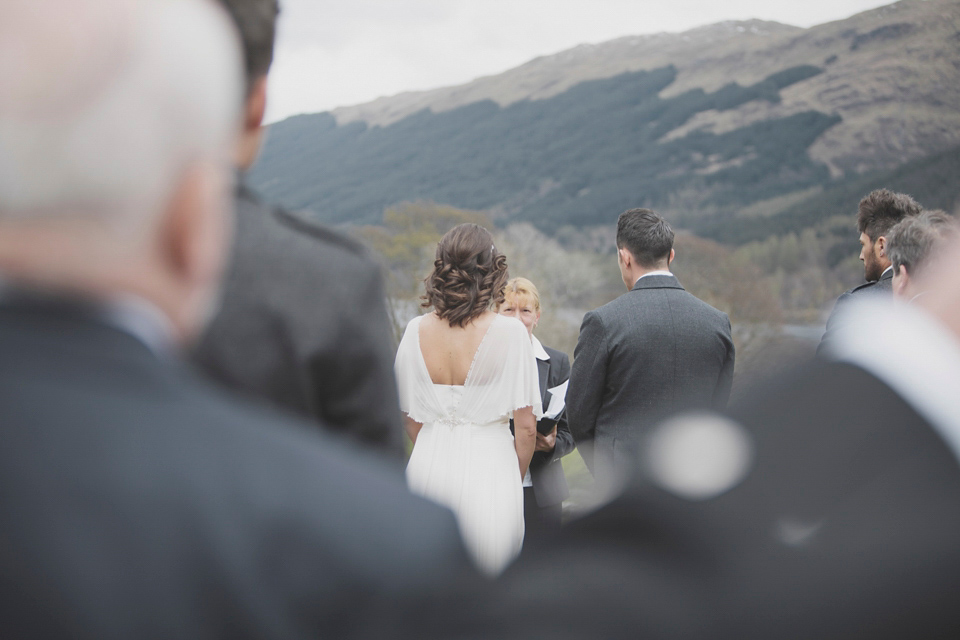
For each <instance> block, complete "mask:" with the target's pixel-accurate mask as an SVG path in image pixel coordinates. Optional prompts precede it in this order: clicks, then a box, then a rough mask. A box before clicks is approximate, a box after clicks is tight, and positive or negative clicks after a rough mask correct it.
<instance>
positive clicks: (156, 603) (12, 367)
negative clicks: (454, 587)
mask: <svg viewBox="0 0 960 640" xmlns="http://www.w3.org/2000/svg"><path fill="white" fill-rule="evenodd" d="M172 42H175V43H176V46H171V43H172ZM239 69H240V56H239V51H238V49H237V46H236V43H235V41H234V34H233V31H232V28H231V25H230V22H229V20H228V19H227V17H226V16H225V15H223V13H222V12H221V10H220V9H219V8H218V7H217V5H215V4H213V3H211V2H207V1H205V0H69V1H68V0H4V1H3V2H2V3H0V440H2V442H3V445H2V447H0V568H2V569H0V627H2V635H3V636H4V637H5V638H14V637H30V638H36V637H70V638H81V637H83V638H141V637H170V638H226V637H229V638H245V637H251V638H252V637H256V638H301V637H302V638H308V637H309V638H314V637H318V636H324V635H337V636H340V637H342V636H346V635H348V634H349V633H350V631H351V629H352V627H353V625H354V623H355V621H356V620H357V619H358V618H359V617H361V616H362V615H363V613H364V607H365V606H366V604H367V603H369V602H373V601H376V600H377V599H378V598H380V597H384V598H388V597H390V596H391V594H395V593H398V592H404V593H413V594H416V593H418V592H419V590H420V589H424V588H427V587H428V586H433V585H434V584H435V583H436V581H439V580H445V579H447V578H448V577H449V576H450V574H451V573H456V572H458V571H459V570H460V568H462V567H466V566H467V562H466V558H465V555H464V553H463V548H462V545H461V543H460V541H459V538H458V534H457V530H456V524H455V522H454V520H453V518H452V516H451V515H450V514H449V513H448V512H446V511H444V510H442V509H440V508H439V507H436V506H434V505H432V504H429V503H427V502H425V501H423V500H420V499H418V498H414V497H412V496H410V495H409V494H408V493H407V492H406V491H405V489H403V488H402V486H401V485H399V483H398V482H397V480H396V476H395V473H393V472H392V471H391V470H387V469H383V468H381V467H380V466H379V465H378V464H377V463H375V462H374V461H372V460H371V459H369V458H367V457H366V456H364V455H362V454H360V453H358V452H357V451H354V450H352V449H348V448H347V447H346V446H344V445H342V444H338V443H337V442H333V441H326V440H325V439H324V438H323V437H322V436H321V435H320V434H318V433H316V430H315V429H311V428H310V426H309V425H307V424H301V423H299V422H294V421H288V420H286V419H283V418H280V417H277V416H274V415H273V414H271V413H269V412H267V411H265V410H263V409H260V408H257V407H255V406H247V405H244V404H240V403H238V402H236V401H233V400H230V399H228V398H227V397H226V396H224V395H223V394H221V393H220V392H218V391H215V390H213V389H212V388H209V387H207V386H205V385H204V384H203V383H202V382H200V381H199V379H198V378H195V377H194V376H193V375H191V373H190V372H189V371H188V370H187V369H186V368H185V367H184V366H183V365H182V364H181V363H180V362H178V358H177V355H178V351H179V350H180V348H181V347H182V346H183V345H185V344H186V343H187V342H189V341H190V340H191V338H193V337H194V336H196V335H197V334H198V333H199V332H200V330H201V328H202V326H203V323H204V321H205V320H206V318H207V317H208V316H209V314H210V312H211V311H212V310H213V309H214V303H215V300H216V297H217V286H218V280H219V276H220V272H221V267H222V264H223V262H224V253H225V247H226V246H228V242H229V237H228V236H229V233H228V231H229V226H230V216H229V214H228V211H229V209H228V207H226V203H227V202H228V197H229V196H228V194H229V187H230V178H231V175H232V168H231V165H232V162H231V161H232V154H233V152H234V150H235V145H236V138H235V134H236V129H237V126H236V125H237V117H238V113H237V106H238V105H239V104H240V100H241V98H240V96H241V95H242V86H241V77H240V74H239Z"/></svg>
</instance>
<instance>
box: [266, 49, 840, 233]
mask: <svg viewBox="0 0 960 640" xmlns="http://www.w3.org/2000/svg"><path fill="white" fill-rule="evenodd" d="M821 72H822V69H819V68H817V67H813V66H809V65H804V66H797V67H792V68H788V69H785V70H783V71H781V72H779V73H775V74H773V75H771V76H769V77H768V78H766V79H765V80H763V81H762V82H759V83H756V84H753V85H750V86H740V85H738V84H736V83H730V84H727V85H726V86H724V87H722V88H720V89H719V90H717V91H714V92H705V91H703V90H702V89H695V90H691V91H687V92H685V93H682V94H680V95H678V96H675V97H670V98H663V97H661V96H660V95H659V94H660V93H661V92H662V91H663V90H664V89H665V88H667V87H668V86H669V85H670V84H672V83H673V82H674V80H675V79H676V73H677V72H676V69H675V68H673V67H664V68H661V69H656V70H653V71H639V72H634V73H626V74H621V75H619V76H616V77H613V78H606V79H602V80H593V81H588V82H584V83H581V84H579V85H576V86H575V87H573V88H571V89H569V90H568V91H566V92H564V93H562V94H560V95H558V96H555V97H553V98H549V99H544V100H535V101H529V100H524V101H520V102H518V103H515V104H512V105H510V106H507V107H500V106H498V105H497V104H495V103H493V102H491V101H485V102H479V103H474V104H471V105H467V106H465V107H461V108H458V109H454V110H451V111H446V112H442V113H432V112H430V111H426V110H425V111H422V112H420V113H417V114H415V115H412V116H410V117H408V118H405V119H403V120H401V121H399V122H397V123H395V124H392V125H390V126H386V127H372V128H370V127H368V126H367V125H366V124H364V123H361V122H358V123H351V124H347V125H344V126H338V125H337V124H336V122H335V120H334V118H333V116H332V115H330V114H318V115H310V116H298V117H295V118H290V119H288V120H286V121H284V122H281V123H278V124H276V125H273V126H272V127H271V130H270V136H269V139H268V143H267V145H266V148H265V149H264V152H263V156H262V158H261V160H260V162H259V163H258V165H257V166H256V167H255V168H254V171H253V172H252V174H251V178H252V181H253V183H254V184H255V185H256V186H257V187H258V188H259V189H260V190H261V191H263V192H264V194H265V195H266V196H268V197H270V198H271V199H276V200H279V201H282V202H283V203H284V204H286V205H288V206H290V207H293V208H306V209H310V210H311V211H314V212H316V213H317V215H318V216H319V218H320V220H321V221H323V222H326V223H331V224H339V223H344V222H350V223H354V224H355V223H368V224H369V223H375V222H377V221H378V220H379V218H380V215H381V213H382V211H383V210H384V208H386V207H388V206H391V205H393V204H395V203H398V202H403V201H416V200H431V201H434V202H447V203H452V204H455V205H456V206H459V207H463V208H465V209H473V210H486V211H489V212H490V214H491V216H492V217H493V218H494V219H496V220H497V221H498V222H501V223H503V222H507V221H510V222H517V221H525V222H530V223H531V224H533V225H535V226H537V227H538V228H540V229H541V230H549V229H551V228H556V227H559V226H562V225H565V224H573V225H577V226H583V225H589V224H597V223H605V222H609V221H610V220H611V219H614V218H615V217H616V215H617V214H618V213H619V212H620V211H622V210H624V209H626V208H629V207H631V206H650V207H660V208H663V207H667V208H670V209H671V210H675V211H679V213H678V222H679V223H680V224H681V225H683V226H689V225H691V224H692V223H694V222H696V221H697V220H698V219H699V218H701V217H704V216H710V215H714V214H722V213H724V212H734V211H736V210H737V209H739V208H740V207H742V206H743V205H745V204H747V203H751V202H755V201H758V200H763V199H767V198H772V197H775V196H777V195H781V194H784V193H790V192H795V191H797V190H801V189H805V188H809V187H812V186H815V185H819V184H822V183H824V182H825V181H827V180H828V179H829V172H828V170H827V168H826V167H825V166H823V165H819V164H816V163H814V162H813V161H811V160H810V158H809V157H808V155H807V153H806V151H807V148H808V147H809V146H810V145H811V144H812V143H813V141H814V140H815V139H816V138H817V137H818V136H819V135H820V134H821V133H823V131H825V130H826V129H828V128H829V127H831V126H833V125H834V124H835V123H837V122H839V118H838V117H837V116H832V115H828V114H824V113H819V112H816V111H808V112H803V113H798V114H794V115H790V116H787V117H783V118H776V119H772V120H764V121H761V122H757V123H754V124H751V125H749V126H746V127H742V128H739V129H736V130H733V131H730V132H727V133H723V134H714V133H707V132H702V131H694V132H692V133H690V134H688V135H686V136H684V137H682V138H677V139H665V136H666V135H667V134H668V133H670V132H671V131H673V130H675V129H676V128H677V127H679V126H681V125H683V124H684V123H685V122H687V121H688V120H689V119H690V118H691V117H693V116H694V115H696V114H697V113H701V112H704V111H709V110H716V111H724V110H728V109H734V108H736V107H738V106H739V105H742V104H744V103H747V102H750V101H754V100H763V101H767V102H772V103H775V102H778V101H779V100H780V91H781V90H783V89H784V88H786V87H788V86H791V85H793V84H796V83H798V82H802V81H803V80H806V79H808V78H811V77H813V76H815V75H817V74H819V73H821Z"/></svg>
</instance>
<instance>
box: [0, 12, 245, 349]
mask: <svg viewBox="0 0 960 640" xmlns="http://www.w3.org/2000/svg"><path fill="white" fill-rule="evenodd" d="M240 69H241V65H240V58H239V52H238V51H237V47H236V43H235V41H234V36H233V32H232V30H231V27H230V24H229V21H228V20H227V18H226V16H225V15H224V14H223V12H222V11H221V10H220V9H219V8H218V7H217V6H216V5H214V4H212V3H210V2H208V1H206V0H4V1H3V3H0V278H3V279H4V280H6V281H8V282H12V283H16V284H18V285H19V286H26V287H31V288H41V289H48V290H52V291H54V292H61V293H64V294H69V295H80V296H84V297H88V298H90V297H92V298H101V299H110V298H112V297H116V296H123V295H135V296H139V297H141V298H143V299H146V300H148V301H149V302H151V303H153V304H154V305H155V306H157V307H158V308H159V309H160V310H161V311H162V312H164V314H165V315H166V316H167V317H168V318H169V319H170V320H171V322H172V324H173V326H174V328H175V330H176V332H177V334H178V337H179V338H181V339H184V338H187V337H190V336H192V335H193V334H195V333H196V332H197V330H198V329H199V326H200V324H201V322H202V320H203V319H204V317H205V316H206V314H207V313H208V311H209V307H210V306H211V304H212V300H213V299H214V298H215V292H216V288H217V282H218V279H219V274H220V270H221V267H222V263H223V260H224V255H223V254H224V247H225V246H227V245H226V243H227V241H228V230H229V217H228V216H227V215H226V211H225V208H224V203H225V202H226V200H225V196H226V187H227V186H228V182H229V178H230V168H229V167H230V155H231V154H232V153H233V146H234V144H235V131H236V125H237V113H238V104H239V102H240V95H241V77H240Z"/></svg>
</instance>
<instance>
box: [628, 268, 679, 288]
mask: <svg viewBox="0 0 960 640" xmlns="http://www.w3.org/2000/svg"><path fill="white" fill-rule="evenodd" d="M672 275H673V273H672V272H670V271H665V270H660V271H649V272H647V273H645V274H643V275H642V276H640V277H639V278H637V279H636V281H634V283H633V284H634V285H636V284H637V282H640V281H641V280H643V279H644V278H649V277H650V276H672Z"/></svg>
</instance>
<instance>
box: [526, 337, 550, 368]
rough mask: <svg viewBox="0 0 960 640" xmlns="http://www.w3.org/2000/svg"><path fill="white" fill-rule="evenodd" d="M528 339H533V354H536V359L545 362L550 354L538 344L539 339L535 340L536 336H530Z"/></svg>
mask: <svg viewBox="0 0 960 640" xmlns="http://www.w3.org/2000/svg"><path fill="white" fill-rule="evenodd" d="M530 339H531V340H532V341H533V355H534V356H536V358H537V360H542V361H544V362H546V361H547V360H549V359H550V354H549V353H547V350H546V349H544V348H543V345H542V344H540V341H539V340H537V336H530Z"/></svg>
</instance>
